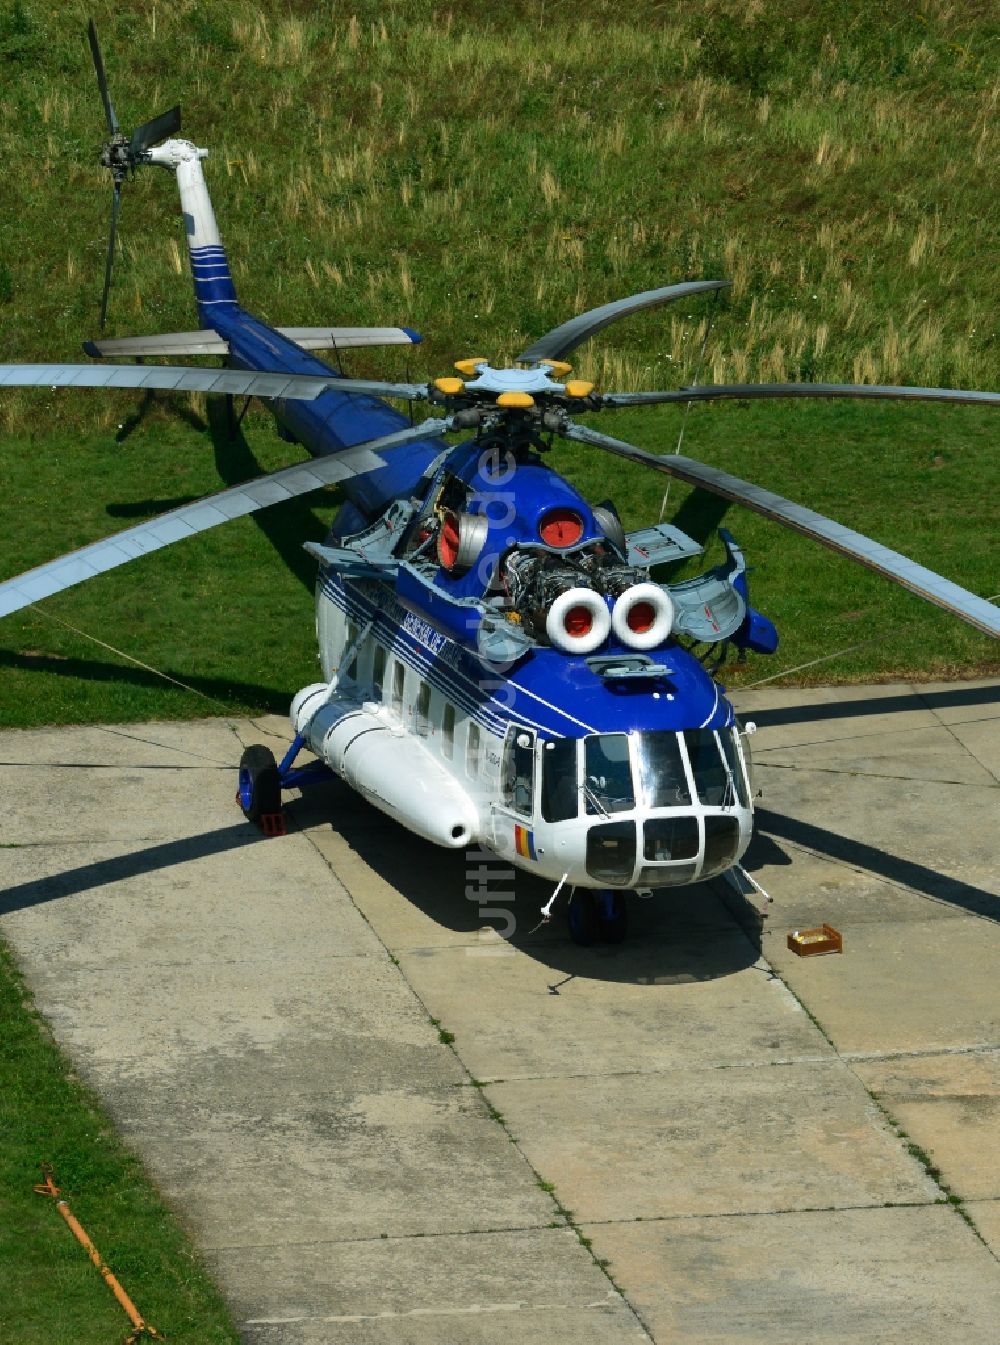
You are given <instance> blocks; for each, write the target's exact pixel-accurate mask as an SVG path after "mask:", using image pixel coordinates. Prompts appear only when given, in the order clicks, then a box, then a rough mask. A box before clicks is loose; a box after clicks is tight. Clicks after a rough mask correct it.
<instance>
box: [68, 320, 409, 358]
mask: <svg viewBox="0 0 1000 1345" xmlns="http://www.w3.org/2000/svg"><path fill="white" fill-rule="evenodd" d="M278 331H279V332H281V334H282V336H287V337H288V339H289V340H290V341H294V342H295V344H296V345H297V346H301V347H302V349H303V350H351V349H353V348H354V347H356V346H408V345H415V344H416V343H417V342H418V341H419V340H420V335H419V333H418V332H414V331H411V330H410V328H409V327H279V328H278ZM83 348H84V350H85V351H86V353H87V354H88V355H90V356H91V358H92V359H101V358H105V359H107V358H110V359H136V358H138V357H139V356H142V355H152V356H160V355H226V354H228V353H229V342H228V341H225V340H223V338H222V337H221V336H219V334H218V333H217V332H213V331H212V330H211V329H210V328H203V329H202V330H201V331H197V332H161V333H156V334H153V335H151V336H124V337H118V338H116V339H113V340H109V341H84V343H83Z"/></svg>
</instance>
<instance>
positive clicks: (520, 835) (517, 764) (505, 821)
mask: <svg viewBox="0 0 1000 1345" xmlns="http://www.w3.org/2000/svg"><path fill="white" fill-rule="evenodd" d="M535 795H536V790H535V734H534V730H533V729H526V728H521V727H520V725H518V724H511V725H510V727H509V728H508V729H507V737H506V738H505V739H504V745H503V759H502V761H501V763H500V799H499V802H497V803H495V804H494V805H493V818H492V823H493V845H494V848H495V849H496V850H497V852H498V853H499V854H517V855H521V856H523V857H524V858H526V859H534V857H535V856H534V853H533V851H534V817H535Z"/></svg>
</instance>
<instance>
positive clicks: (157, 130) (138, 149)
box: [129, 105, 181, 156]
mask: <svg viewBox="0 0 1000 1345" xmlns="http://www.w3.org/2000/svg"><path fill="white" fill-rule="evenodd" d="M180 129H181V109H180V105H178V106H177V107H172V108H170V110H169V111H168V112H161V113H160V115H159V116H158V117H154V118H153V119H152V121H147V122H143V124H142V125H141V126H138V127H137V128H136V129H135V130H134V131H133V132H132V139H131V140H130V142H129V153H130V154H131V155H133V156H135V155H139V154H142V153H143V152H144V151H145V150H147V149H149V148H150V146H151V145H156V144H159V142H160V141H161V140H166V139H167V137H168V136H171V135H175V134H176V133H177V132H178V131H179V130H180Z"/></svg>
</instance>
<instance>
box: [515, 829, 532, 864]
mask: <svg viewBox="0 0 1000 1345" xmlns="http://www.w3.org/2000/svg"><path fill="white" fill-rule="evenodd" d="M514 849H515V850H516V851H517V853H518V854H519V855H520V856H521V858H522V859H534V858H535V837H534V835H533V834H532V832H531V831H530V830H529V829H528V827H521V826H515V827H514Z"/></svg>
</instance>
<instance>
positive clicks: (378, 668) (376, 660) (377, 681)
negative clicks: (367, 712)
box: [372, 644, 385, 700]
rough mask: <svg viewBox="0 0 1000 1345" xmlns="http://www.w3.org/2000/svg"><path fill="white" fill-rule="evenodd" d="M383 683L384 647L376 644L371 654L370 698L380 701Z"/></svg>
mask: <svg viewBox="0 0 1000 1345" xmlns="http://www.w3.org/2000/svg"><path fill="white" fill-rule="evenodd" d="M384 681H385V645H381V644H376V646H375V650H374V653H373V654H372V696H373V698H374V699H375V700H381V699H382V683H383V682H384Z"/></svg>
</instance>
